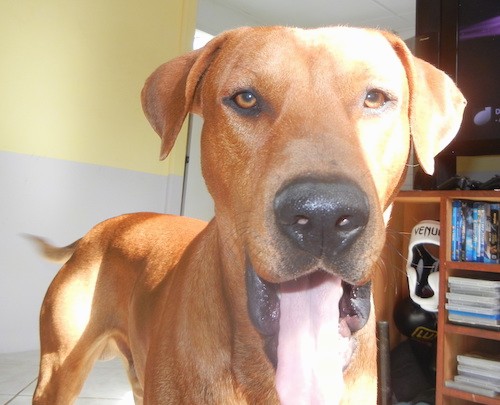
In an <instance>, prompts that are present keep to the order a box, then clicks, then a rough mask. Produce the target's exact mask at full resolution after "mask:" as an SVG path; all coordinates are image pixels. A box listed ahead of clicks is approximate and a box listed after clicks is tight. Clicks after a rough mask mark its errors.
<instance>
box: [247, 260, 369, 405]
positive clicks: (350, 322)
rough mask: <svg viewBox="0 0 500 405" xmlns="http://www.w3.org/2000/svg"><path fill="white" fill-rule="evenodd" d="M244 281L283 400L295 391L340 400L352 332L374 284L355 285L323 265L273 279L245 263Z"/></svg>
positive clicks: (362, 315) (365, 314) (319, 398)
mask: <svg viewBox="0 0 500 405" xmlns="http://www.w3.org/2000/svg"><path fill="white" fill-rule="evenodd" d="M246 287H247V294H248V303H247V304H248V310H249V314H250V318H251V320H252V322H253V324H254V326H255V328H256V329H257V330H258V332H259V333H260V334H261V336H262V337H263V338H264V342H265V352H266V355H267V357H268V359H269V361H270V362H271V363H272V365H273V366H274V368H275V370H276V387H277V390H278V394H279V396H280V399H281V401H282V403H287V402H288V401H287V400H286V398H291V397H295V399H297V395H299V396H300V395H304V396H303V399H304V400H306V399H307V400H308V401H313V402H316V401H319V402H321V403H325V402H324V401H328V402H326V403H335V402H337V400H338V396H339V395H341V394H339V392H342V387H341V386H339V385H341V384H342V383H343V377H342V374H343V371H344V370H345V369H346V368H347V366H348V365H349V361H350V358H351V356H352V353H353V352H354V350H355V339H353V334H354V333H355V332H356V331H358V330H360V329H361V328H363V326H364V325H365V324H366V322H367V320H368V316H369V314H370V288H371V286H370V284H369V283H368V284H365V285H363V286H353V285H351V284H348V283H346V282H345V281H343V280H341V278H340V277H337V276H334V275H331V274H329V273H326V272H324V271H321V270H318V271H316V272H314V273H311V274H308V275H305V276H302V277H300V278H298V279H296V280H292V281H287V282H284V283H280V284H275V283H269V282H266V281H265V280H263V279H261V278H260V277H259V276H258V275H257V274H256V273H255V271H254V269H253V267H252V266H251V265H247V269H246ZM335 382H337V384H335ZM297 386H300V387H301V388H297ZM310 395H313V396H315V397H311V396H310ZM306 397H307V398H306ZM292 399H293V398H292ZM331 400H334V401H335V402H333V401H331ZM313 402H309V403H313Z"/></svg>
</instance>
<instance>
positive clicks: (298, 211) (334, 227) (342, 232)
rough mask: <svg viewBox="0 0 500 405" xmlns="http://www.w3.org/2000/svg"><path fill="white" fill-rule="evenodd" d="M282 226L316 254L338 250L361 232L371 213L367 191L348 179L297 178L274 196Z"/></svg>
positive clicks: (296, 241)
mask: <svg viewBox="0 0 500 405" xmlns="http://www.w3.org/2000/svg"><path fill="white" fill-rule="evenodd" d="M274 213H275V216H276V222H277V224H278V227H279V229H280V230H281V232H283V233H284V234H285V235H286V236H287V237H288V238H290V239H291V240H292V241H293V242H294V243H295V244H297V245H298V246H299V247H300V248H301V249H303V250H305V251H306V252H309V253H310V254H312V255H313V256H315V257H318V258H319V257H321V256H323V255H328V256H330V255H332V254H334V255H335V254H339V253H341V252H343V251H345V250H346V249H348V248H349V247H350V246H351V245H352V244H353V242H354V241H355V240H356V239H357V238H358V237H359V236H360V235H361V234H362V232H363V229H364V228H365V226H366V224H367V222H368V217H369V205H368V199H367V197H366V194H365V193H364V191H363V190H361V188H360V187H359V186H358V185H356V184H354V183H353V182H352V181H350V180H347V179H339V180H336V181H331V182H330V181H315V180H311V179H301V180H296V181H294V182H292V183H290V184H288V185H287V186H286V187H284V188H283V189H281V190H280V191H279V192H278V194H277V195H276V197H275V200H274Z"/></svg>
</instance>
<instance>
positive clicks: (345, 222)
mask: <svg viewBox="0 0 500 405" xmlns="http://www.w3.org/2000/svg"><path fill="white" fill-rule="evenodd" d="M335 226H336V227H337V228H340V229H341V230H348V229H350V228H352V226H353V225H352V220H351V217H350V216H348V215H345V216H342V217H340V218H339V219H338V220H337V222H336V223H335Z"/></svg>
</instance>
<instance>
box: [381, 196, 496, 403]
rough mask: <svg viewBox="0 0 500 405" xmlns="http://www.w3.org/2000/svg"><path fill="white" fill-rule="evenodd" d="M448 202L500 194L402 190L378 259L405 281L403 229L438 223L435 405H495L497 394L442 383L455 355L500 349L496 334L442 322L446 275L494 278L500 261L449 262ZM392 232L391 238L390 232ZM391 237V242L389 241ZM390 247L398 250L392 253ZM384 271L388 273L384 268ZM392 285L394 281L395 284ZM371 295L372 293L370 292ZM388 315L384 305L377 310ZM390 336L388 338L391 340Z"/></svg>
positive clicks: (452, 369)
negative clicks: (491, 395) (395, 269)
mask: <svg viewBox="0 0 500 405" xmlns="http://www.w3.org/2000/svg"><path fill="white" fill-rule="evenodd" d="M453 200H471V201H486V202H500V192H496V191H402V192H400V194H399V195H398V197H397V198H396V201H395V204H394V209H393V219H392V220H391V222H390V224H389V231H388V244H389V245H391V246H390V248H387V247H386V249H385V252H384V261H386V262H387V263H389V264H390V265H391V266H397V267H399V268H400V269H401V270H403V271H400V272H399V274H400V276H401V277H403V279H404V281H400V282H399V284H400V286H402V285H404V282H406V274H404V275H403V273H404V269H405V262H404V260H405V258H404V257H401V256H406V252H407V246H408V239H409V233H410V231H411V229H412V227H413V226H414V225H415V224H417V223H418V222H419V221H421V220H423V219H436V220H439V221H440V223H441V233H440V249H439V260H440V268H439V273H440V274H439V278H440V281H439V312H438V341H437V347H438V348H437V375H436V404H438V405H440V404H443V405H463V404H486V405H500V398H498V397H497V398H489V397H484V396H481V395H476V394H471V393H467V392H464V391H459V390H456V389H451V388H448V387H446V386H445V381H446V380H449V379H452V378H453V376H454V374H455V373H456V363H457V362H456V356H457V355H458V354H463V353H465V352H467V351H470V350H480V351H482V350H484V349H486V350H489V351H490V352H491V351H493V352H495V353H500V332H499V331H495V330H488V329H480V328H475V327H469V326H464V325H457V324H452V323H450V322H449V321H448V313H447V311H446V309H445V303H446V291H447V290H448V277H449V276H454V275H460V276H466V275H467V274H472V273H474V274H477V273H478V272H480V273H493V274H496V275H498V278H497V277H496V276H494V278H495V279H497V280H500V264H486V263H475V262H474V263H472V262H454V261H451V260H450V258H451V204H452V201H453ZM394 235H396V236H394ZM390 238H392V241H391V240H390ZM394 249H396V250H399V252H398V253H395V252H394ZM386 271H390V269H387V270H386ZM395 283H396V284H398V282H397V281H396V282H395ZM397 292H398V294H399V295H401V294H405V291H404V288H403V287H400V288H399V289H398V291H397ZM375 294H376V295H377V291H375ZM381 311H382V312H384V311H385V313H386V314H385V316H387V315H388V312H389V310H388V309H387V308H385V309H381ZM395 339H397V338H395V337H394V336H391V340H392V341H394V340H395Z"/></svg>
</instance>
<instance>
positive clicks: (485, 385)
mask: <svg viewBox="0 0 500 405" xmlns="http://www.w3.org/2000/svg"><path fill="white" fill-rule="evenodd" d="M496 357H497V358H494V356H488V355H482V354H478V353H468V354H464V355H458V356H457V363H458V366H457V372H458V374H457V375H456V376H455V377H454V378H453V380H448V381H445V385H446V386H447V387H450V388H454V389H457V390H461V391H466V392H471V393H473V394H479V395H484V396H486V397H493V398H495V397H498V396H500V361H498V355H497V356H496Z"/></svg>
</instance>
